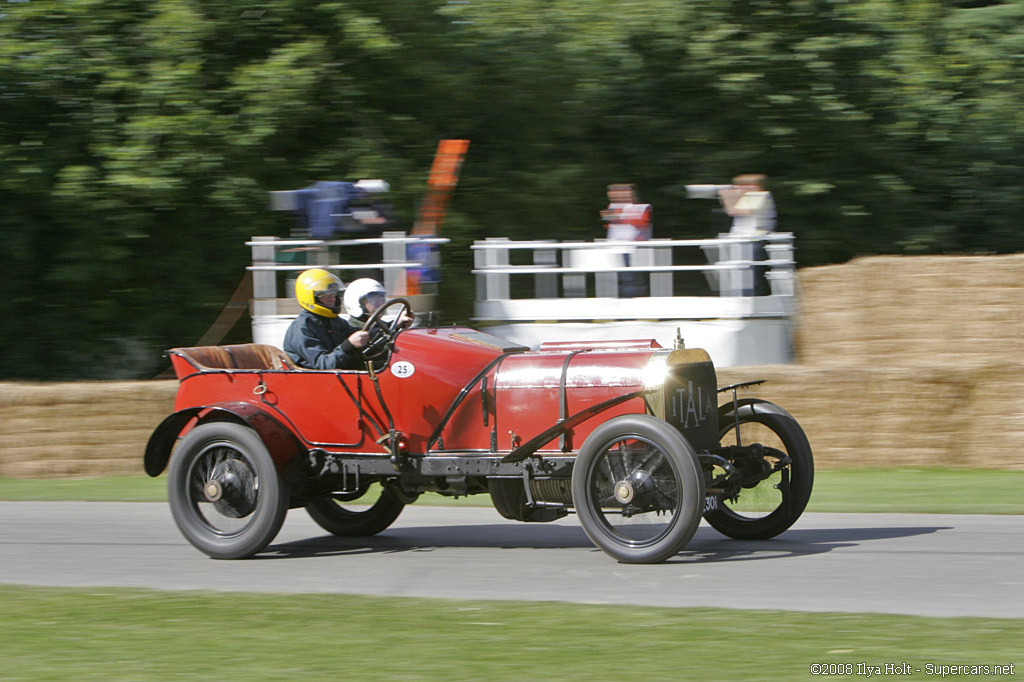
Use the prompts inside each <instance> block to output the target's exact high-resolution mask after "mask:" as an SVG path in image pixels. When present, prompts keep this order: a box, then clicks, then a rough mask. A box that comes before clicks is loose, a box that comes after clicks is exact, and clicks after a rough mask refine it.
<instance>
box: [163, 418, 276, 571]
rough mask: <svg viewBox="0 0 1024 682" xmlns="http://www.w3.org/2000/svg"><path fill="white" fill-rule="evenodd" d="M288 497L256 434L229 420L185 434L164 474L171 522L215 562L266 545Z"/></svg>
mask: <svg viewBox="0 0 1024 682" xmlns="http://www.w3.org/2000/svg"><path fill="white" fill-rule="evenodd" d="M289 497H290V494H289V488H288V484H287V483H286V482H285V481H283V480H282V479H281V478H280V477H279V476H278V474H277V470H276V468H275V467H274V461H273V459H272V458H271V456H270V453H269V452H268V451H267V448H266V446H265V445H264V444H263V441H262V440H261V439H260V437H259V435H258V434H257V433H256V432H255V431H253V430H252V429H250V428H248V427H247V426H243V425H241V424H235V423H231V422H213V423H209V424H201V425H199V426H197V427H195V428H194V429H192V430H191V431H189V432H188V433H187V434H186V435H185V436H184V437H183V438H182V439H181V442H180V443H179V444H178V447H177V448H176V449H175V451H174V455H173V457H172V458H171V465H170V468H169V469H168V473H167V498H168V502H169V503H170V506H171V515H172V516H173V517H174V522H175V523H176V524H177V526H178V528H179V529H180V530H181V533H182V535H184V536H185V538H186V539H187V540H188V541H189V542H191V543H192V544H193V545H194V546H195V547H196V548H197V549H198V550H200V551H201V552H204V553H205V554H208V555H209V556H211V557H213V558H215V559H240V558H244V557H248V556H251V555H253V554H256V553H257V552H259V551H260V550H262V549H263V548H265V547H266V546H267V545H268V544H270V542H271V541H272V540H273V539H274V538H275V537H276V536H277V533H278V531H280V530H281V524H282V523H284V517H285V515H286V514H287V513H288V503H289Z"/></svg>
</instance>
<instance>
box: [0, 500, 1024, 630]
mask: <svg viewBox="0 0 1024 682" xmlns="http://www.w3.org/2000/svg"><path fill="white" fill-rule="evenodd" d="M1022 567H1024V518H1022V517H1020V516H966V515H963V516H961V515H931V514H804V516H803V517H802V518H801V519H800V521H799V522H798V523H797V524H796V525H795V526H794V527H793V528H791V529H790V530H789V531H787V532H786V533H784V534H783V535H781V536H779V537H778V538H776V539H774V540H770V541H758V542H752V541H737V540H730V539H727V538H724V537H722V536H721V535H719V534H718V533H717V532H715V531H714V530H713V529H711V528H710V527H708V526H706V525H702V526H701V527H700V529H699V530H698V531H697V535H696V537H695V538H694V539H693V540H692V541H691V543H690V545H689V546H688V547H687V548H686V550H685V551H684V552H682V553H681V554H679V555H678V556H677V557H675V558H674V559H672V560H670V561H668V562H666V563H664V564H658V565H651V566H646V565H640V566H637V565H624V564H619V563H617V562H615V561H614V560H613V559H611V558H610V557H608V556H607V555H605V554H604V553H603V552H601V551H600V550H598V549H596V548H595V547H594V546H593V545H592V544H591V543H590V541H589V540H588V538H587V537H586V535H585V534H584V533H583V530H582V529H581V528H580V526H579V524H578V522H577V521H576V519H575V518H574V517H568V518H566V519H563V520H561V521H559V522H556V523H552V524H524V523H518V522H514V521H507V520H505V519H503V518H501V517H500V516H499V515H498V514H497V512H495V511H494V510H493V509H491V508H447V507H429V506H415V505H413V506H410V507H408V508H407V509H406V510H405V511H404V512H403V514H402V516H401V517H400V518H399V519H398V521H397V522H396V523H395V524H394V525H393V526H392V527H391V528H389V529H388V530H387V531H385V532H384V533H382V534H380V535H378V536H376V537H373V538H352V539H349V538H344V539H343V538H335V537H333V536H330V535H325V533H324V531H322V530H321V529H320V528H319V526H317V525H316V524H314V523H313V521H312V520H311V519H310V518H309V517H308V516H307V515H306V513H305V511H303V510H292V511H291V512H289V515H288V519H287V521H286V522H285V526H284V528H283V529H282V531H281V534H280V535H279V536H278V538H277V540H276V542H275V543H274V544H272V545H271V546H270V547H269V548H268V549H267V550H266V551H265V552H264V553H262V554H260V555H259V556H257V557H255V558H253V559H249V560H244V561H215V560H212V559H208V558H207V557H206V556H204V555H202V554H200V553H199V552H198V551H196V550H195V549H193V548H192V546H191V545H189V544H188V543H187V542H186V541H185V539H184V538H183V537H182V536H181V534H180V533H179V532H178V529H177V528H176V527H175V525H174V522H173V521H172V520H171V515H170V511H169V509H168V507H167V506H166V505H165V504H149V503H88V502H86V503H79V502H0V583H16V584H32V585H49V586H103V587H111V586H123V587H144V588H155V589H165V590H221V591H255V592H299V593H346V594H367V595H392V596H396V595H397V596H415V597H445V598H465V599H513V600H533V601H567V602H580V603H592V604H636V605H651V606H676V607H684V606H709V607H726V608H739V609H784V610H799V611H845V612H861V611H863V612H867V611H871V612H881V613H900V614H915V615H926V616H992V617H1004V618H1024V570H1022Z"/></svg>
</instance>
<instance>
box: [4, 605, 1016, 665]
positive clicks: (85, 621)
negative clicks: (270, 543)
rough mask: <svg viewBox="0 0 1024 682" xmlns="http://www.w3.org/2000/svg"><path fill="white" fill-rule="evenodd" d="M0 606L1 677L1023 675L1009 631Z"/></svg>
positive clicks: (436, 613)
mask: <svg viewBox="0 0 1024 682" xmlns="http://www.w3.org/2000/svg"><path fill="white" fill-rule="evenodd" d="M0 602H2V603H3V605H4V608H3V609H2V611H0V660H2V661H3V667H2V670H0V678H2V679H4V680H26V681H35V680H61V681H64V680H75V681H76V682H85V681H88V680H97V681H102V682H112V681H129V680H147V681H148V680H189V679H197V680H218V681H221V682H224V681H231V680H244V681H245V682H260V681H261V680H281V679H287V680H322V679H355V680H444V681H445V682H449V681H450V680H453V679H457V680H517V681H519V680H538V679H549V678H550V679H558V680H644V681H645V682H650V681H653V680H673V681H674V680H685V679H690V680H741V679H742V680H747V679H751V680H754V679H756V680H801V679H820V678H821V677H825V678H826V679H836V678H837V677H847V678H853V677H855V675H845V676H844V675H831V676H829V675H817V676H815V675H812V674H811V666H812V665H814V664H830V663H831V664H839V665H841V666H846V665H849V666H852V670H853V671H856V670H857V669H858V664H867V665H869V666H875V665H877V666H881V667H884V666H885V665H886V664H902V663H904V662H906V663H908V664H909V665H910V666H911V668H912V669H917V670H920V671H921V672H913V673H912V675H914V676H918V677H925V672H926V666H928V665H933V666H940V665H942V666H952V665H989V666H994V665H997V664H998V665H1010V664H1013V665H1014V669H1013V672H1014V673H1017V671H1019V670H1020V666H1021V665H1022V664H1024V660H1022V658H1021V648H1020V642H1021V641H1024V620H1001V619H982V618H949V619H942V618H920V617H910V616H883V615H872V614H836V613H789V612H773V611H729V610H723V609H667V608H651V607H624V606H598V605H574V606H572V607H570V608H567V607H566V605H565V604H561V603H519V602H469V601H450V600H427V599H405V598H383V597H357V596H348V595H289V596H284V595H264V594H222V593H209V594H206V593H188V592H186V593H181V592H154V591H142V590H128V589H95V588H93V589H82V588H75V589H63V588H62V589H50V588H34V587H33V588H27V587H15V586H0ZM840 670H842V668H840ZM1008 676H1009V675H1008V673H1007V674H1004V675H1002V676H1000V678H1001V679H1006V678H1007V677H1008ZM930 677H931V678H933V679H940V677H939V675H938V674H935V675H932V676H930ZM969 677H972V678H973V679H979V677H978V676H969ZM980 679H996V676H986V677H981V678H980Z"/></svg>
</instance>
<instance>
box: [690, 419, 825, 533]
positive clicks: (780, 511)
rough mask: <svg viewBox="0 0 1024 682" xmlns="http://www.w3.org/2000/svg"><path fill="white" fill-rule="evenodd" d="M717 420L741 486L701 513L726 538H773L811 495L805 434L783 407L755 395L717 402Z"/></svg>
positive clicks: (793, 520) (811, 469)
mask: <svg viewBox="0 0 1024 682" xmlns="http://www.w3.org/2000/svg"><path fill="white" fill-rule="evenodd" d="M718 423H719V429H720V432H719V436H720V440H721V443H722V445H723V446H735V447H734V449H733V450H732V455H730V459H731V460H732V461H731V464H732V465H733V466H735V467H736V469H737V470H738V474H737V475H738V476H739V477H740V479H741V480H742V485H739V486H734V488H735V489H734V490H733V491H732V492H734V493H735V494H734V496H732V497H723V498H722V499H720V500H719V501H718V508H717V509H715V510H713V511H709V512H708V513H707V514H705V516H704V518H705V519H707V522H708V523H709V524H710V525H711V527H712V528H714V529H715V530H717V531H718V532H720V533H722V534H723V535H726V536H728V537H731V538H735V539H738V540H767V539H769V538H773V537H775V536H776V535H778V534H779V533H782V532H783V531H785V530H786V529H787V528H789V527H790V526H792V525H793V524H794V523H796V520H797V519H798V518H800V515H801V514H802V513H803V511H804V509H805V508H806V507H807V502H808V500H810V498H811V488H812V486H813V484H814V459H813V456H812V454H811V445H810V443H809V442H808V440H807V436H806V435H805V434H804V431H803V429H802V428H800V425H799V424H798V423H797V421H796V419H794V418H793V417H792V416H791V415H790V414H789V413H788V412H786V411H785V410H783V409H782V408H781V407H779V406H778V405H775V404H773V403H770V402H767V401H764V400H758V399H744V400H740V401H739V402H738V404H737V405H736V406H734V405H733V404H731V403H726V404H725V405H722V406H721V407H720V408H719V415H718ZM737 430H738V432H739V436H738V437H737ZM737 441H739V442H737Z"/></svg>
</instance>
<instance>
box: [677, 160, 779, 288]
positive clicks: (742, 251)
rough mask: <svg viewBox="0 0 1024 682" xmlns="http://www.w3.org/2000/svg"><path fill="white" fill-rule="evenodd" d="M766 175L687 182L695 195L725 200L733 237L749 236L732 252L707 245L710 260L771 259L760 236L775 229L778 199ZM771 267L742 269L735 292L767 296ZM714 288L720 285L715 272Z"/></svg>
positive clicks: (725, 208)
mask: <svg viewBox="0 0 1024 682" xmlns="http://www.w3.org/2000/svg"><path fill="white" fill-rule="evenodd" d="M764 182H765V176H764V175H762V174H760V173H752V174H747V175H737V176H736V177H734V178H733V179H732V184H731V185H687V186H686V191H687V194H688V196H689V197H690V198H692V199H714V198H716V197H717V198H718V199H719V200H720V201H721V202H722V209H723V210H724V211H725V213H726V214H727V215H729V216H731V217H732V227H731V228H730V230H729V236H730V237H746V238H748V239H747V240H744V242H743V243H740V244H737V245H734V246H730V247H729V249H728V253H729V256H728V257H726V256H725V254H724V253H723V252H722V250H720V249H719V248H717V247H709V248H706V249H705V251H706V252H707V254H708V260H709V261H710V262H711V263H715V262H718V261H719V260H722V259H727V260H733V261H736V260H739V261H764V260H767V259H768V255H767V251H766V250H765V246H764V240H763V239H758V237H763V236H764V235H767V234H769V233H771V232H774V231H775V221H776V213H775V201H774V200H773V199H772V193H771V192H769V191H766V190H765V189H764ZM767 271H768V268H767V267H766V266H763V265H755V266H752V267H750V268H749V270H747V271H745V272H742V273H740V275H739V276H740V278H741V279H742V282H743V284H742V286H741V287H740V288H739V290H738V291H737V292H736V293H737V294H738V295H741V296H767V295H768V294H770V293H771V287H770V285H769V282H768V279H767V275H766V273H767ZM712 287H713V288H716V289H717V288H718V287H719V283H718V277H717V275H716V276H715V283H714V284H713V285H712Z"/></svg>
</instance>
